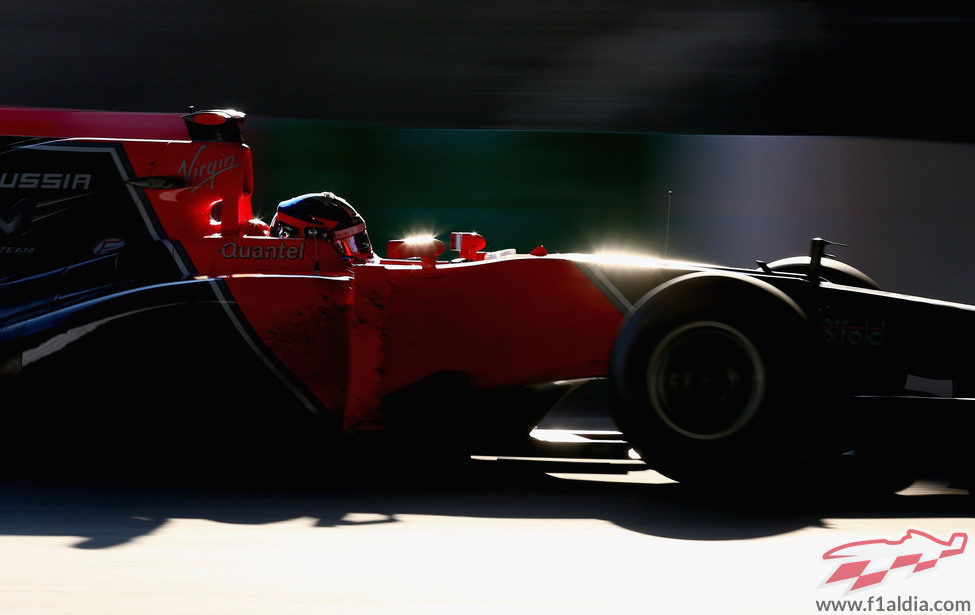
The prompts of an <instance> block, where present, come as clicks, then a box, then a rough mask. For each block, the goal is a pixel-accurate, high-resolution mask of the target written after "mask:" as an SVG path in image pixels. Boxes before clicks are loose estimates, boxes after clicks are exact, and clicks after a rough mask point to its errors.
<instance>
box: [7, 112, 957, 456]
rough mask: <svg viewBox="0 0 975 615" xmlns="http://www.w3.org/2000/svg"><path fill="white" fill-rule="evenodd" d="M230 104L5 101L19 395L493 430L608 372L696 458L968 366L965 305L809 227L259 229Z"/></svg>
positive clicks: (35, 404)
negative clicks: (353, 246) (728, 232)
mask: <svg viewBox="0 0 975 615" xmlns="http://www.w3.org/2000/svg"><path fill="white" fill-rule="evenodd" d="M243 119H244V118H243V114H241V113H239V112H236V111H232V110H209V111H193V112H191V113H189V114H186V115H184V116H177V115H165V114H101V113H96V114H88V113H84V112H68V111H45V110H29V109H0V134H3V135H6V136H4V137H0V376H2V378H0V386H3V387H4V388H3V396H4V400H5V402H6V404H5V405H6V409H7V412H6V415H7V416H8V417H10V416H15V417H18V418H26V419H30V420H33V421H34V424H35V425H36V424H37V423H38V422H40V423H44V422H45V421H46V420H47V417H48V416H56V417H57V419H56V422H58V423H66V424H67V425H68V428H67V429H66V431H68V432H71V430H72V426H74V427H77V428H78V429H79V431H80V430H82V429H88V428H90V425H89V422H90V419H91V416H92V415H91V413H88V412H78V411H77V404H78V403H79V400H84V403H85V404H87V406H88V407H97V408H99V409H101V410H104V413H103V414H104V415H105V416H108V417H110V421H111V424H112V426H113V428H114V427H116V426H117V425H119V424H125V422H126V421H129V423H128V424H129V425H130V428H132V429H144V428H145V426H146V425H147V424H150V423H151V424H153V425H154V427H153V431H155V430H157V429H158V425H157V424H170V425H171V426H172V427H173V428H174V429H173V430H171V431H170V433H175V434H178V437H180V438H183V437H185V434H186V433H188V432H191V431H193V430H194V429H195V426H197V425H198V424H199V423H200V422H201V421H204V420H206V421H208V422H210V423H211V424H215V425H217V426H218V430H220V429H223V426H225V425H230V424H243V423H246V424H250V425H251V426H252V427H253V429H254V430H255V431H258V432H260V431H262V430H267V429H270V427H269V425H270V424H271V423H273V422H274V420H276V419H277V418H279V417H285V416H303V417H316V420H317V422H316V425H317V427H316V429H317V428H318V427H321V426H325V427H326V428H327V430H329V431H331V432H334V433H341V432H343V431H344V432H368V431H379V430H386V431H398V430H402V431H406V432H415V431H416V430H417V429H427V428H433V429H434V430H435V431H440V432H452V433H453V432H458V431H459V430H460V427H461V426H466V427H471V426H475V427H476V429H475V430H474V431H471V432H468V436H467V437H472V436H471V435H470V434H476V436H477V437H480V438H481V439H486V440H492V439H499V438H502V439H503V438H504V437H508V436H513V437H524V436H525V435H526V434H527V433H528V431H529V430H530V429H531V427H532V426H534V425H535V424H537V422H538V420H539V419H540V418H541V417H542V416H544V414H545V413H546V411H547V410H548V409H549V408H550V407H551V406H552V405H553V404H555V403H556V402H557V401H558V400H559V399H560V397H561V396H562V395H563V394H564V393H565V392H566V391H569V390H571V389H572V387H573V386H574V385H576V384H577V383H579V382H581V381H582V380H583V379H590V378H601V377H607V376H608V377H609V380H610V389H611V395H612V398H613V407H614V412H615V417H616V418H617V420H618V422H619V423H620V426H621V428H622V429H623V431H624V434H626V436H627V439H628V440H630V442H632V443H633V444H634V446H635V447H636V448H637V449H638V450H640V451H641V452H642V453H643V454H644V456H645V458H646V457H647V456H648V455H650V456H651V457H652V458H653V459H654V463H658V462H659V466H658V467H660V468H662V469H664V470H666V471H668V472H670V473H672V474H680V472H681V471H682V468H692V470H691V472H692V474H693V473H696V474H698V475H699V474H700V473H702V472H711V471H713V470H714V468H715V467H716V465H715V464H718V465H720V464H721V463H725V462H727V460H728V459H732V458H745V459H748V458H751V457H752V456H754V454H755V453H754V451H759V450H761V451H770V450H772V449H773V448H775V450H777V451H778V452H779V453H781V454H783V455H784V454H787V453H788V451H787V450H785V449H788V448H789V447H790V446H791V444H790V441H789V440H784V441H783V440H780V439H778V438H777V436H775V435H774V434H778V433H782V432H783V431H784V430H791V431H795V430H796V429H799V430H800V431H803V432H804V433H809V434H812V433H813V432H817V433H818V431H817V430H815V429H813V427H814V426H815V425H825V424H828V421H826V422H824V421H823V420H822V417H823V413H824V410H823V409H824V408H829V409H830V410H829V412H832V413H834V414H836V413H840V412H842V410H841V409H842V408H844V407H845V406H843V405H842V404H840V403H838V402H837V400H841V399H844V400H845V399H849V398H852V397H856V396H858V395H863V394H869V395H873V396H876V395H886V396H893V395H899V394H901V393H903V389H904V383H905V377H906V376H907V375H908V374H916V375H920V376H923V377H925V378H941V379H946V380H950V381H951V382H952V383H953V384H954V386H955V388H956V391H967V390H970V389H971V388H972V382H973V378H972V374H975V361H973V360H970V359H965V358H964V357H967V356H969V355H970V352H968V350H970V348H971V346H972V345H973V344H975V326H973V322H975V320H973V315H975V308H973V307H971V306H965V305H959V304H951V303H947V302H940V301H933V300H929V299H923V298H919V297H908V296H904V295H895V294H892V293H885V292H882V291H880V290H879V289H878V288H877V286H876V284H875V283H874V282H873V281H872V280H870V278H868V277H866V276H865V275H863V274H862V273H860V272H859V271H857V270H855V269H853V268H852V267H849V266H847V265H843V264H842V263H838V262H836V261H832V260H829V259H825V258H824V254H823V249H824V247H825V246H826V245H827V243H828V242H825V241H823V240H819V239H817V240H814V241H813V245H812V248H813V249H812V252H811V254H810V256H809V257H808V258H803V259H799V260H797V259H786V260H784V261H779V262H776V263H771V264H765V263H759V264H760V267H759V268H758V269H755V270H750V269H733V268H727V267H717V266H713V265H699V264H689V263H679V262H662V261H659V260H656V259H651V258H627V257H620V258H607V257H597V256H592V255H582V254H548V253H547V252H546V251H545V250H544V248H541V246H539V248H537V249H535V250H533V251H532V252H531V253H530V254H516V253H514V251H513V250H502V251H496V252H485V251H483V248H484V247H485V240H484V239H483V238H482V237H480V236H479V235H477V234H476V233H463V232H462V233H455V234H453V235H452V240H451V244H452V247H453V248H454V250H455V251H456V252H458V257H457V258H454V259H452V260H445V259H438V256H439V255H440V254H441V252H443V244H441V243H440V242H439V241H437V240H435V239H433V238H429V239H426V240H420V241H409V240H397V241H392V242H390V244H389V246H388V256H390V258H379V257H373V258H372V259H371V260H367V261H366V262H354V261H351V260H347V259H344V258H343V257H342V256H340V255H339V253H338V252H337V251H336V250H334V249H333V246H332V244H331V243H329V242H328V241H323V240H320V239H315V238H288V237H271V236H269V235H268V227H267V225H266V224H265V223H263V222H261V221H258V220H253V219H252V218H253V209H252V206H251V194H252V192H253V172H252V159H251V153H250V150H249V148H248V147H247V146H246V145H245V144H244V143H243V140H242V138H241V134H240V128H239V124H240V123H241V121H243ZM93 135H94V136H93ZM366 217H367V218H368V211H366ZM393 257H395V258H393ZM919 322H939V323H941V326H942V327H943V330H945V331H953V332H955V334H954V335H952V336H951V337H950V338H948V337H938V338H932V337H931V336H929V335H925V333H924V329H923V328H919V327H918V326H917V323H919ZM797 400H798V401H797ZM834 402H836V403H834ZM39 407H40V408H42V409H43V410H42V411H38V408H39ZM782 407H786V408H789V410H788V411H785V412H782V411H781V410H780V409H781V408H782ZM174 417H178V418H174ZM834 418H839V415H836V416H834ZM845 419H846V417H845V416H844V420H845ZM52 422H54V421H52ZM770 434H773V435H770ZM810 439H811V438H810ZM829 439H830V440H832V439H833V436H830V437H829ZM771 443H776V444H775V446H772V445H771ZM782 444H784V446H780V445H782ZM842 445H843V446H845V445H846V443H843V444H842ZM837 446H840V445H837ZM776 447H778V448H776ZM779 449H782V450H779ZM763 454H765V453H763Z"/></svg>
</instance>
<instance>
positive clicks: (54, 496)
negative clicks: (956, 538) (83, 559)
mask: <svg viewBox="0 0 975 615" xmlns="http://www.w3.org/2000/svg"><path fill="white" fill-rule="evenodd" d="M363 468H364V466H360V467H356V466H354V465H352V464H347V465H346V466H345V467H344V468H343V470H342V471H341V473H338V474H335V475H333V476H332V477H331V478H325V477H324V475H323V473H320V472H315V471H313V470H311V469H308V468H305V469H302V468H296V467H291V468H287V467H281V468H278V472H280V477H281V480H280V481H279V483H278V484H274V482H273V481H271V482H269V481H268V480H267V479H266V478H265V479H264V480H262V481H253V482H252V483H250V484H247V477H246V476H236V477H232V478H231V477H227V476H225V477H223V478H221V479H213V478H210V479H206V480H201V479H199V478H194V477H182V478H179V479H173V478H170V479H166V480H160V479H155V480H148V479H144V480H135V479H132V478H129V479H126V480H105V479H101V478H99V477H88V478H84V479H81V478H74V479H71V480H56V479H53V478H39V477H33V478H24V477H21V478H17V477H10V476H8V477H7V478H5V479H4V480H3V481H2V482H0V494H2V497H0V534H2V535H7V536H77V537H79V542H78V543H77V544H75V545H74V546H75V547H77V548H84V549H100V548H108V547H113V546H118V545H123V544H126V543H128V542H130V541H132V540H134V539H136V538H138V537H141V536H145V535H148V534H151V533H152V532H154V531H155V530H157V529H158V528H160V527H161V526H162V525H164V524H165V523H166V522H167V521H168V520H171V519H205V520H210V521H216V522H220V523H231V524H266V523H275V522H281V521H286V520H290V519H296V518H301V517H311V518H313V519H317V523H316V525H317V526H318V527H321V528H334V527H343V526H355V525H360V523H356V522H353V521H350V520H347V519H346V516H347V515H348V514H349V513H369V514H370V515H378V520H370V521H368V522H367V524H369V525H371V524H374V523H396V522H397V517H398V516H399V515H405V514H410V515H432V516H442V517H467V518H484V519H492V518H498V519H500V518H511V519H552V520H559V519H603V520H606V521H609V522H611V523H614V524H616V525H618V526H619V527H622V528H625V529H628V530H631V531H633V532H638V533H641V534H647V535H653V536H660V537H666V538H676V539H682V540H708V541H720V540H740V539H746V538H755V537H765V536H774V535H779V534H783V533H787V532H791V531H795V530H798V529H801V528H804V527H816V526H822V524H823V520H824V519H829V518H900V517H904V518H915V517H930V518H938V517H972V516H975V498H973V497H972V496H970V495H967V494H963V492H961V491H959V490H952V489H947V488H945V489H940V490H939V489H935V490H933V491H932V493H933V494H932V495H894V494H890V495H880V496H870V495H866V494H863V493H858V492H857V490H856V489H839V488H838V486H837V485H830V484H826V485H825V486H821V487H820V488H803V489H798V488H796V486H795V485H767V486H756V485H752V484H749V481H748V477H742V484H741V485H740V486H734V487H732V488H729V489H725V490H723V491H720V492H715V491H710V492H702V491H693V490H690V489H688V488H685V487H684V486H682V485H680V484H677V483H668V484H650V483H640V482H604V481H599V480H589V479H588V477H586V478H582V479H578V478H577V479H568V478H557V477H555V476H551V475H547V474H545V473H544V472H541V471H540V470H538V469H536V468H532V467H531V466H530V465H526V464H510V463H506V462H503V461H472V462H471V463H470V465H468V466H467V467H465V468H463V471H462V472H456V471H454V472H447V471H444V470H443V468H441V469H440V470H439V471H438V470H429V471H424V470H423V469H422V468H419V467H417V468H414V469H410V470H409V471H408V472H407V471H404V469H403V468H398V469H397V468H372V469H363ZM455 469H456V468H455Z"/></svg>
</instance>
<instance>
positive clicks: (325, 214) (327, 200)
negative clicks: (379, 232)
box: [271, 192, 373, 263]
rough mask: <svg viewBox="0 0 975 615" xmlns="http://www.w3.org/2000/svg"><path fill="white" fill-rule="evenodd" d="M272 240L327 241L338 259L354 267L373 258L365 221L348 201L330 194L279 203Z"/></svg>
mask: <svg viewBox="0 0 975 615" xmlns="http://www.w3.org/2000/svg"><path fill="white" fill-rule="evenodd" d="M271 236H272V237H292V238H302V237H306V238H309V239H326V240H328V241H330V242H331V244H332V245H333V246H334V247H335V250H336V251H337V252H338V253H339V256H341V257H342V258H344V259H345V260H348V261H352V262H355V263H364V262H367V261H370V260H372V258H373V252H372V244H370V243H369V234H368V233H367V232H366V222H365V220H363V219H362V216H360V215H359V214H358V212H356V210H355V209H354V208H353V207H352V205H349V202H348V201H346V200H345V199H343V198H342V197H340V196H337V195H335V194H332V193H331V192H313V193H311V194H302V195H301V196H296V197H294V198H293V199H288V200H287V201H281V203H279V204H278V210H277V213H275V214H274V218H273V219H272V220H271Z"/></svg>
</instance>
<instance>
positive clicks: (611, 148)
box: [246, 118, 668, 252]
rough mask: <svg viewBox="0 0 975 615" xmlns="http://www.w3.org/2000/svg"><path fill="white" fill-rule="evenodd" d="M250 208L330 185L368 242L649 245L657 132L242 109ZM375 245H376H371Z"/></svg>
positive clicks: (658, 224)
mask: <svg viewBox="0 0 975 615" xmlns="http://www.w3.org/2000/svg"><path fill="white" fill-rule="evenodd" d="M246 133H247V141H248V143H249V144H250V145H251V147H252V148H253V153H254V165H255V196H254V206H255V210H256V211H257V213H258V214H259V215H261V216H262V217H263V218H264V219H265V220H270V218H271V216H272V215H273V213H274V208H275V206H276V205H277V203H278V202H279V201H281V200H284V199H287V198H290V197H292V196H295V195H297V194H303V193H306V192H318V191H322V190H330V191H332V192H335V193H337V194H340V195H342V196H343V197H345V198H347V199H348V200H349V201H350V202H351V203H352V204H353V205H354V206H355V207H356V208H357V209H358V210H359V212H360V213H361V214H362V215H363V217H364V218H365V219H366V222H367V223H368V225H369V232H370V235H371V236H372V238H373V242H374V243H375V244H376V245H377V246H384V245H385V242H386V241H387V240H389V239H394V238H397V237H402V236H403V235H405V234H408V233H416V232H420V231H428V232H433V233H435V234H437V235H438V236H440V237H441V239H443V240H444V241H446V239H447V233H449V232H450V231H452V230H476V231H478V232H480V233H481V234H483V235H484V236H485V237H487V239H488V247H487V249H488V250H492V249H502V248H517V249H518V250H519V251H528V250H531V249H532V248H533V247H535V246H536V245H538V244H544V245H545V246H546V247H548V248H549V250H551V251H561V252H568V251H591V250H593V249H596V248H599V247H608V246H609V245H613V246H616V247H624V248H629V249H640V250H641V251H645V252H649V251H656V250H659V249H660V248H661V246H662V244H663V227H664V223H665V216H666V185H665V183H664V182H663V180H662V179H660V178H658V177H657V175H658V173H657V168H658V166H659V165H658V162H659V158H660V152H662V151H665V150H666V146H667V140H668V137H666V136H660V135H644V134H625V133H568V132H542V131H506V130H432V129H406V128H383V127H374V126H361V125H347V124H335V123H329V122H322V121H309V120H284V119H271V118H251V119H249V120H248V123H247V125H246ZM380 251H381V252H382V251H383V250H382V249H381V250H380Z"/></svg>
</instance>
